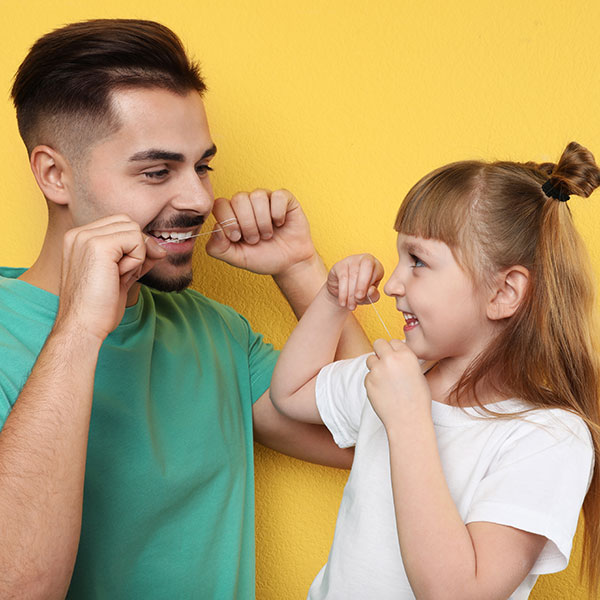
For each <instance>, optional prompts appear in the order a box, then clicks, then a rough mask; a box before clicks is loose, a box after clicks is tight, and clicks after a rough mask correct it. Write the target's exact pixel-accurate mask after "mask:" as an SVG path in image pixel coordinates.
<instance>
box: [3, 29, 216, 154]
mask: <svg viewBox="0 0 600 600" xmlns="http://www.w3.org/2000/svg"><path fill="white" fill-rule="evenodd" d="M136 87H142V88H143V87H147V88H152V87H158V88H163V89H167V90H170V91H173V92H175V93H178V94H181V95H183V94H186V93H188V92H190V91H193V90H195V91H197V92H198V93H200V94H202V93H203V92H204V91H205V89H206V86H205V84H204V81H203V80H202V77H201V75H200V72H199V68H198V65H197V63H195V62H192V61H190V60H189V58H188V57H187V55H186V52H185V49H184V47H183V44H182V43H181V40H180V39H179V38H178V37H177V36H176V35H175V34H174V33H173V32H172V31H171V30H170V29H168V28H167V27H165V26H164V25H161V24H159V23H156V22H154V21H143V20H135V19H96V20H90V21H82V22H79V23H72V24H70V25H66V26H65V27H62V28H60V29H56V30H54V31H52V32H50V33H48V34H46V35H44V36H43V37H41V38H40V39H39V40H38V41H37V42H35V44H34V45H33V46H32V47H31V50H30V51H29V54H28V55H27V57H26V58H25V60H24V61H23V63H22V64H21V66H20V67H19V70H18V71H17V74H16V75H15V81H14V84H13V87H12V98H13V102H14V104H15V108H16V109H17V121H18V125H19V131H20V133H21V137H22V138H23V141H24V142H25V145H26V146H27V150H28V152H29V153H31V151H32V150H33V148H34V147H35V146H37V145H39V144H48V145H51V146H52V145H56V146H58V147H59V149H61V150H62V151H71V152H81V151H82V149H83V146H84V145H87V144H89V142H90V141H93V140H94V139H97V138H98V137H101V136H105V135H107V134H108V133H111V132H112V131H114V130H116V129H118V126H119V124H118V118H117V117H116V115H115V114H114V113H113V110H112V109H111V102H110V100H111V93H112V92H113V91H115V90H119V89H127V88H136ZM61 146H63V147H62V148H61Z"/></svg>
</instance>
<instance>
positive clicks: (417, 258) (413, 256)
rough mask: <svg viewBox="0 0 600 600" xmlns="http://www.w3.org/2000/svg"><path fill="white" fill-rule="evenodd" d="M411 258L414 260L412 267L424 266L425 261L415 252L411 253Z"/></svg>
mask: <svg viewBox="0 0 600 600" xmlns="http://www.w3.org/2000/svg"><path fill="white" fill-rule="evenodd" d="M410 259H411V260H412V261H413V263H414V264H413V265H411V266H412V267H424V266H425V263H424V262H423V261H422V260H421V259H420V258H419V257H418V256H415V255H414V254H410Z"/></svg>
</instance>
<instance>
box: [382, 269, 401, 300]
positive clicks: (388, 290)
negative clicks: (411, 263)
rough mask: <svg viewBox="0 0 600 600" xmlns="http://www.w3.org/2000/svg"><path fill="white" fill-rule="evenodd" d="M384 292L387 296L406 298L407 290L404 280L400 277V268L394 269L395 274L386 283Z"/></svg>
mask: <svg viewBox="0 0 600 600" xmlns="http://www.w3.org/2000/svg"><path fill="white" fill-rule="evenodd" d="M383 291H384V292H385V294H386V295H387V296H404V294H405V292H406V290H405V288H404V283H403V281H402V278H401V277H400V272H399V267H396V268H395V269H394V272H393V273H392V274H391V275H390V277H389V279H388V280H387V281H386V282H385V285H384V286H383Z"/></svg>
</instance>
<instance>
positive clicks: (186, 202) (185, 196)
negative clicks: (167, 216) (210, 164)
mask: <svg viewBox="0 0 600 600" xmlns="http://www.w3.org/2000/svg"><path fill="white" fill-rule="evenodd" d="M180 183H181V185H180V189H179V190H178V193H177V195H176V196H175V197H174V198H173V200H172V201H171V204H172V206H173V208H175V209H177V210H192V211H195V212H198V213H200V214H208V213H210V211H211V210H212V206H213V202H214V195H213V190H212V185H211V182H210V179H209V178H208V176H206V177H199V176H198V174H197V173H196V172H195V171H194V172H193V173H191V174H186V176H185V177H184V178H182V180H181V182H180Z"/></svg>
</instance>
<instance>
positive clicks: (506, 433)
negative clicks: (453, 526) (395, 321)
mask: <svg viewBox="0 0 600 600" xmlns="http://www.w3.org/2000/svg"><path fill="white" fill-rule="evenodd" d="M367 372H368V370H367V367H366V356H361V357H359V358H355V359H351V360H345V361H340V362H337V363H333V364H331V365H328V366H327V367H325V368H324V369H323V370H322V371H321V372H320V373H319V375H318V378H317V384H316V396H317V406H318V408H319V412H320V414H321V418H322V419H323V422H324V423H325V425H327V427H328V428H329V430H330V431H331V433H332V434H333V437H334V439H335V441H336V443H337V444H338V446H341V447H342V448H345V447H349V446H354V445H355V446H356V450H355V458H354V464H353V466H352V471H351V472H350V477H349V479H348V483H347V484H346V487H345V489H344V495H343V498H342V503H341V506H340V510H339V513H338V518H337V523H336V528H335V536H334V540H333V544H332V547H331V550H330V553H329V559H328V562H327V564H326V565H325V566H324V567H323V568H322V569H321V571H320V572H319V574H318V575H317V577H316V578H315V580H314V581H313V584H312V586H311V588H310V590H309V593H308V598H309V599H310V600H321V599H324V598H327V600H338V599H339V600H353V599H356V600H359V599H360V600H365V599H377V600H387V599H390V600H391V599H392V598H393V599H394V600H399V599H408V598H414V597H415V596H414V594H413V592H412V590H411V587H410V584H409V582H408V579H407V577H406V573H405V571H404V566H403V564H402V558H401V555H400V546H399V543H398V536H397V532H396V517H395V512H394V502H393V497H392V487H391V476H390V461H389V447H388V441H387V435H386V432H385V429H384V426H383V423H382V422H381V421H380V419H379V418H378V417H377V415H376V414H375V412H374V410H373V408H372V407H371V404H370V402H369V400H368V398H367V394H366V390H365V387H364V378H365V375H366V374H367ZM489 408H490V409H492V410H494V411H496V412H507V413H511V412H515V411H518V410H522V409H524V408H527V407H526V405H524V404H523V403H521V402H516V401H512V400H507V401H505V402H500V403H498V404H494V405H492V406H490V407H489ZM432 416H433V422H434V427H435V432H436V437H437V442H438V449H439V453H440V457H441V461H442V467H443V470H444V475H445V477H446V481H447V483H448V488H449V490H450V494H451V495H452V498H453V499H454V502H455V504H456V507H457V509H458V512H459V513H460V516H461V517H462V519H463V521H464V522H465V523H470V522H473V521H486V522H492V523H499V524H502V525H510V526H512V527H516V528H518V529H522V530H524V531H530V532H533V533H536V534H540V535H543V536H545V537H546V538H548V541H547V542H546V545H545V546H544V548H543V550H542V552H541V554H540V556H539V558H538V560H537V562H536V563H535V565H534V566H533V568H532V569H531V571H530V573H529V575H528V576H527V577H526V579H525V581H523V583H522V584H521V585H520V586H519V587H518V588H517V590H516V591H515V592H514V593H513V594H512V596H511V599H513V600H520V599H523V598H527V597H528V596H529V592H530V591H531V588H532V587H533V585H534V583H535V580H536V579H537V576H538V575H540V574H543V573H553V572H556V571H560V570H562V569H564V568H565V567H566V565H567V563H568V560H569V554H570V552H571V544H572V540H573V535H574V533H575V529H576V527H577V520H578V516H579V512H580V509H581V505H582V503H583V499H584V497H585V494H586V491H587V489H588V486H589V482H590V479H591V475H592V466H593V456H594V453H593V445H592V441H591V436H590V433H589V431H588V429H587V426H586V425H585V423H584V422H583V420H582V419H580V418H579V417H577V416H575V415H573V414H571V413H569V412H567V411H563V410H560V409H547V410H535V411H532V412H530V413H528V414H527V415H526V416H523V417H521V418H514V419H500V418H496V417H489V416H485V414H484V413H482V412H481V410H477V409H475V408H467V409H464V410H463V409H461V408H457V407H452V406H448V405H446V404H440V403H438V402H433V406H432ZM422 526H423V532H426V530H427V527H435V523H433V522H432V523H423V525H422Z"/></svg>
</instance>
